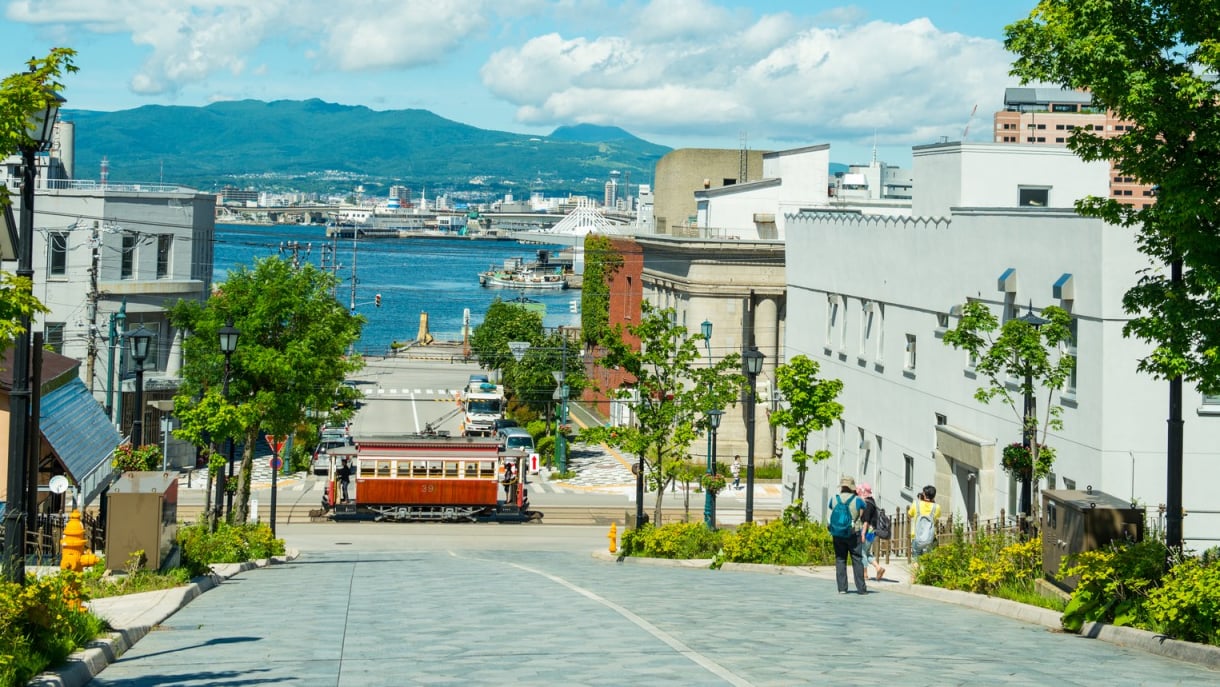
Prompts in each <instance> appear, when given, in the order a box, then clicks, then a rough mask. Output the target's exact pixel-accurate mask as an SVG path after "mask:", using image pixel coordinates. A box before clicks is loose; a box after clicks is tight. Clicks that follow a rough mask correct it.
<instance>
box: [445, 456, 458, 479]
mask: <svg viewBox="0 0 1220 687" xmlns="http://www.w3.org/2000/svg"><path fill="white" fill-rule="evenodd" d="M445 476H446V477H457V476H458V464H457V463H456V462H455V461H452V460H447V461H445Z"/></svg>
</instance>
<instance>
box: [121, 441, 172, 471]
mask: <svg viewBox="0 0 1220 687" xmlns="http://www.w3.org/2000/svg"><path fill="white" fill-rule="evenodd" d="M110 465H111V466H112V467H113V468H114V469H115V470H118V471H119V472H129V471H136V472H144V471H148V470H157V469H159V468H160V467H161V447H160V446H157V445H156V444H144V445H143V446H140V447H138V448H133V447H132V445H131V444H123V445H122V446H120V447H118V448H116V449H115V450H114V457H113V458H112V459H111V461H110Z"/></svg>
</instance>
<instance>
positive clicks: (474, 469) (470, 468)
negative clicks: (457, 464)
mask: <svg viewBox="0 0 1220 687" xmlns="http://www.w3.org/2000/svg"><path fill="white" fill-rule="evenodd" d="M463 468H464V470H463V476H465V477H466V478H468V479H469V478H474V477H478V476H479V464H478V463H464V464H463Z"/></svg>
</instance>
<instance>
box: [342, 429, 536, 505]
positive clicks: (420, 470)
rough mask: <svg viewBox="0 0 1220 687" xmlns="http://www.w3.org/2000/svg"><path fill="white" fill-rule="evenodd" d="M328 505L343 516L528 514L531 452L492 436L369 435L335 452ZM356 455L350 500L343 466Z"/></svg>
mask: <svg viewBox="0 0 1220 687" xmlns="http://www.w3.org/2000/svg"><path fill="white" fill-rule="evenodd" d="M329 455H330V470H329V474H328V476H327V485H326V492H325V496H324V497H323V502H322V506H323V508H324V509H325V510H326V511H327V512H328V514H329V515H330V517H331V518H333V519H335V520H362V519H364V520H368V519H371V520H396V521H412V520H434V521H435V520H441V521H484V520H497V521H527V520H538V519H541V518H542V513H539V512H537V511H531V510H529V497H528V494H527V491H526V485H525V483H524V481H523V480H522V479H521V476H522V474H523V469H525V468H527V466H526V465H525V464H524V461H525V459H524V457H523V456H521V455H519V454H517V453H505V454H502V453H501V452H500V443H499V441H498V440H496V439H494V438H490V437H465V436H463V437H453V436H447V435H442V434H434V435H405V436H366V437H361V438H357V439H356V441H355V445H354V446H350V447H340V448H336V449H334V450H333V451H331V452H330V454H329ZM345 458H346V459H348V460H349V461H350V470H351V477H350V483H349V485H348V497H349V498H350V500H348V501H344V500H343V499H342V497H343V489H342V487H341V485H340V481H339V470H340V468H341V466H342V461H343V460H344V459H345Z"/></svg>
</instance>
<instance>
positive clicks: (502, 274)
mask: <svg viewBox="0 0 1220 687" xmlns="http://www.w3.org/2000/svg"><path fill="white" fill-rule="evenodd" d="M565 272H566V269H565V265H563V264H562V263H553V262H551V261H550V251H545V250H540V251H538V260H537V261H536V262H531V263H526V262H525V261H524V260H522V259H521V258H509V259H507V260H505V261H504V264H503V265H502V266H500V267H496V266H495V265H492V266H491V267H490V268H488V269H487V270H486V271H484V272H480V273H479V285H480V286H484V287H487V288H500V289H519V290H521V289H528V290H559V289H566V288H568V278H567V274H566V273H565Z"/></svg>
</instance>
